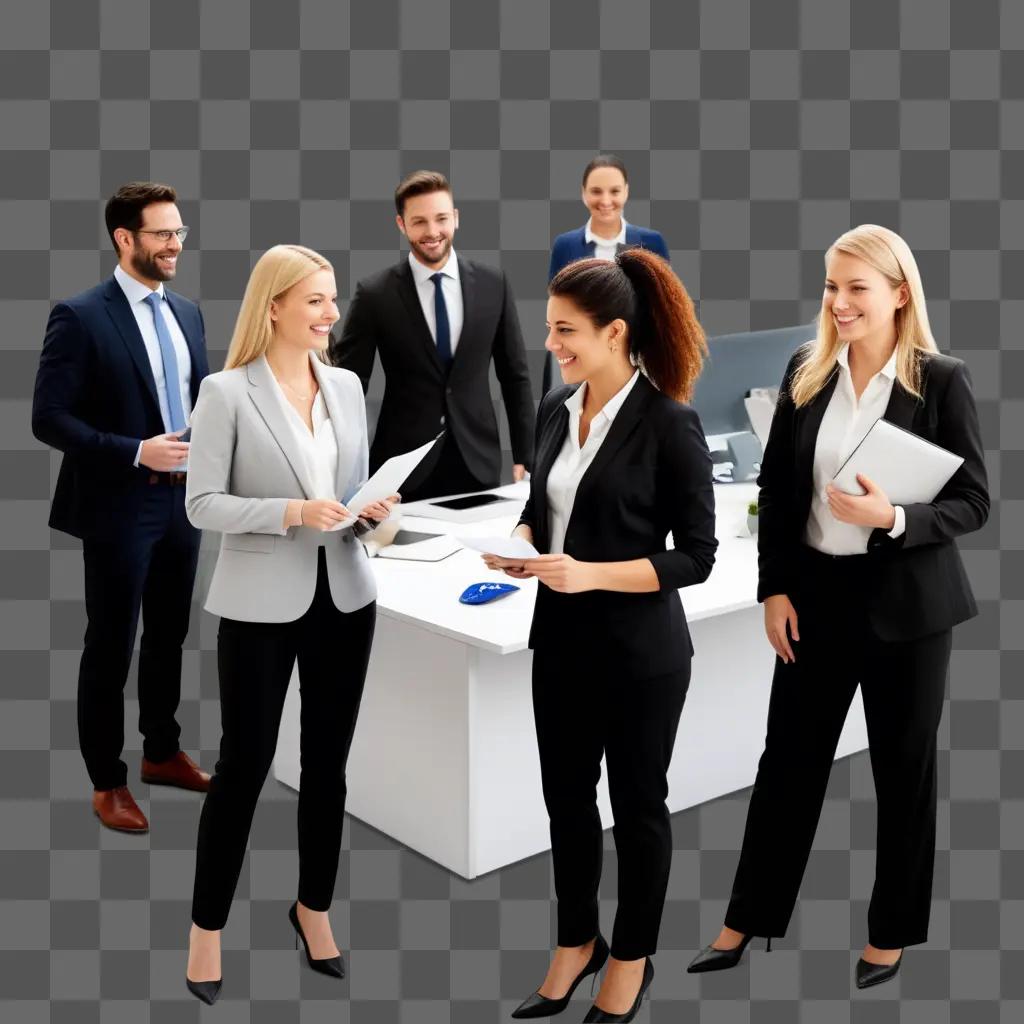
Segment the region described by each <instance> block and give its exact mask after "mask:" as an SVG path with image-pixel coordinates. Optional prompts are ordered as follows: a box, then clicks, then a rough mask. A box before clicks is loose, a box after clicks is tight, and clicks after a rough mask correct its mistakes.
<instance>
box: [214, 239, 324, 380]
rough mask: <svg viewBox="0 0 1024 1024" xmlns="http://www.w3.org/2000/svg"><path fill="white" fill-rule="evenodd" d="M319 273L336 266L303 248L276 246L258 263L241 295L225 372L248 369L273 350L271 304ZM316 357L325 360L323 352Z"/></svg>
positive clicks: (318, 254)
mask: <svg viewBox="0 0 1024 1024" xmlns="http://www.w3.org/2000/svg"><path fill="white" fill-rule="evenodd" d="M318 270H334V267H332V266H331V264H330V263H329V262H328V261H327V260H326V259H324V257H323V256H321V255H320V253H318V252H314V251H313V250H312V249H307V248H306V247H305V246H304V245H275V246H274V247H273V248H271V249H268V250H267V251H266V252H265V253H264V254H263V255H262V256H261V257H260V258H259V259H258V260H257V261H256V266H254V267H253V268H252V273H251V274H250V275H249V283H248V284H247V285H246V286H245V295H243V296H242V307H241V309H239V311H238V319H237V320H236V321H235V330H234V333H233V334H232V335H231V345H230V346H229V347H228V355H227V359H226V360H225V361H224V369H225V370H231V369H234V367H236V366H245V365H246V364H248V363H251V362H252V361H253V360H254V359H259V357H260V356H262V355H263V354H264V353H265V352H266V351H267V349H268V348H270V343H271V342H272V341H273V340H274V325H273V322H272V321H271V319H270V303H271V302H272V301H274V300H277V299H280V298H281V296H282V295H284V293H285V292H286V291H288V289H289V288H292V287H294V286H295V285H297V284H298V283H299V282H300V281H302V280H304V279H305V278H307V277H309V275H310V274H315V273H316V272H317V271H318ZM317 354H318V355H319V356H320V358H321V359H323V353H322V352H320V353H317Z"/></svg>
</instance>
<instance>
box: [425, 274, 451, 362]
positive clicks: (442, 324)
mask: <svg viewBox="0 0 1024 1024" xmlns="http://www.w3.org/2000/svg"><path fill="white" fill-rule="evenodd" d="M443 278H444V274H431V275H430V280H431V281H433V282H434V323H435V324H436V329H437V354H438V356H439V358H440V360H441V364H442V365H443V366H444V368H445V369H446V370H447V369H448V367H449V366H451V363H452V329H451V326H450V325H449V323H448V307H447V306H446V305H445V301H444V292H443V291H442V290H441V281H442V280H443Z"/></svg>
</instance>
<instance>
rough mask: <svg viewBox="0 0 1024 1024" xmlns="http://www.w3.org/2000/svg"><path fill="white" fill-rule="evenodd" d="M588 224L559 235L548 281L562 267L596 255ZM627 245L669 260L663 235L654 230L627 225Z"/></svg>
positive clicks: (552, 250)
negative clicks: (588, 234)
mask: <svg viewBox="0 0 1024 1024" xmlns="http://www.w3.org/2000/svg"><path fill="white" fill-rule="evenodd" d="M586 231H587V226H586V224H584V225H583V227H581V228H576V230H575V231H566V232H565V234H563V235H559V236H558V237H557V238H556V239H555V241H554V244H553V245H552V246H551V264H550V266H549V267H548V280H549V281H550V280H551V278H553V277H554V276H555V274H557V273H558V272H559V271H560V270H561V269H562V267H565V266H568V264H570V263H572V261H573V260H582V259H585V258H586V257H588V256H593V255H594V249H595V243H593V242H588V241H587V240H586V238H585V235H586ZM626 245H638V246H640V248H641V249H650V250H651V252H656V253H657V254H658V255H659V256H661V257H663V258H664V259H666V260H667V259H668V258H669V255H668V246H667V245H666V244H665V239H664V238H662V237H661V234H660V233H659V232H657V231H655V230H654V229H653V228H638V227H637V226H636V225H635V224H627V225H626Z"/></svg>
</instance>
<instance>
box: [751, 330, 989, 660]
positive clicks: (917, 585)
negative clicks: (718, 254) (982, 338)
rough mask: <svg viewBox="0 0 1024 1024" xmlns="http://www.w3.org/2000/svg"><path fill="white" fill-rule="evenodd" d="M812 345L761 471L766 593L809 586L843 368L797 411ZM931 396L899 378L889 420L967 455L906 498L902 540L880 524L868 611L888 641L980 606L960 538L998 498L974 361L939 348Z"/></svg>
mask: <svg viewBox="0 0 1024 1024" xmlns="http://www.w3.org/2000/svg"><path fill="white" fill-rule="evenodd" d="M803 358H804V354H803V350H801V351H798V352H797V354H796V355H794V357H793V358H792V359H791V360H790V363H789V366H788V367H787V369H786V376H785V378H784V380H783V384H782V388H781V393H780V397H779V404H778V406H777V408H776V410H775V417H774V419H773V420H772V426H771V432H770V434H769V436H768V443H767V445H766V446H765V451H764V458H763V460H762V463H761V474H760V476H759V477H758V480H757V482H758V485H759V487H760V489H761V490H760V495H759V498H758V510H759V520H760V522H759V528H758V544H757V547H758V567H759V579H758V587H757V598H758V600H759V601H763V600H764V599H765V598H766V597H769V596H771V595H772V594H788V595H790V597H792V595H793V594H794V593H799V590H800V558H799V551H800V548H801V546H802V544H803V535H804V530H805V527H806V525H807V517H808V516H809V515H810V508H811V496H812V492H813V480H812V475H813V468H814V448H815V444H816V442H817V438H818V428H819V427H820V426H821V420H822V417H823V416H824V415H825V409H826V408H827V406H828V403H829V401H830V399H831V398H832V393H833V392H834V391H835V387H836V381H837V380H838V375H839V372H840V371H839V368H838V366H837V367H836V369H835V370H834V371H833V373H832V376H831V377H830V378H829V379H828V382H827V383H826V384H825V386H824V387H823V388H822V389H821V391H819V392H818V394H817V395H815V397H814V399H813V400H812V401H811V402H809V403H808V404H807V405H805V406H803V407H802V408H800V409H797V408H796V406H795V405H794V403H793V400H792V398H791V397H790V394H789V391H790V382H791V381H792V378H793V374H794V373H795V371H796V369H797V367H798V366H799V365H800V361H801V360H802V359H803ZM921 394H922V397H921V399H920V400H919V399H917V398H915V397H914V396H913V395H912V394H910V393H909V392H908V391H906V390H905V389H904V388H903V386H902V385H901V384H900V382H899V381H898V380H897V381H895V382H894V383H893V387H892V396H891V397H890V399H889V404H888V406H887V407H886V410H885V415H884V418H885V419H886V420H888V421H889V422H890V423H893V424H895V425H896V426H898V427H903V428H904V429H906V430H911V431H913V432H914V433H915V434H917V435H919V436H920V437H923V438H925V439H926V440H928V441H931V442H932V443H934V444H937V445H940V446H941V447H943V448H946V449H948V450H949V451H951V452H955V453H956V454H957V455H960V456H962V457H963V459H964V462H963V465H962V466H961V467H960V468H959V469H958V470H957V472H956V473H955V474H954V475H953V477H952V478H951V479H950V480H949V482H948V483H947V484H946V486H945V487H944V488H943V489H942V491H941V492H940V493H939V494H938V495H937V496H936V498H935V500H934V501H933V502H931V503H929V504H914V505H905V506H904V511H905V513H906V530H905V532H904V533H903V535H902V536H901V537H898V538H896V539H895V540H893V539H892V538H891V537H889V536H888V533H887V531H885V530H883V529H878V530H873V531H872V533H871V537H870V539H869V541H868V551H869V554H870V556H871V557H872V558H873V559H874V561H875V565H874V568H873V573H874V578H875V579H876V580H877V586H875V587H874V588H873V591H872V596H871V603H870V607H869V609H868V612H869V615H870V619H871V625H872V627H873V629H874V630H875V632H876V633H877V635H878V636H879V637H881V638H882V639H883V640H886V641H897V640H912V639H915V638H917V637H921V636H927V635H928V634H929V633H936V632H938V631H940V630H943V629H949V628H950V627H952V626H954V625H956V624H957V623H958V622H963V621H964V620H965V619H969V618H971V617H972V616H974V615H976V614H977V612H978V609H977V606H976V604H975V602H974V595H973V594H972V593H971V586H970V583H969V582H968V579H967V573H966V572H965V571H964V566H963V562H962V561H961V559H960V554H959V552H958V551H957V548H956V545H955V544H954V538H956V537H959V536H961V535H962V534H965V533H970V532H971V531H972V530H977V529H980V527H981V526H982V525H984V523H985V520H986V519H987V518H988V511H989V496H988V482H987V478H986V473H985V459H984V450H983V448H982V443H981V430H980V428H979V425H978V413H977V410H976V408H975V405H974V396H973V394H972V392H971V384H970V376H969V374H968V372H967V367H966V366H965V365H964V364H963V362H962V361H961V360H959V359H954V358H953V357H952V356H946V355H940V354H938V353H935V354H929V355H926V356H925V357H924V360H923V363H922V385H921Z"/></svg>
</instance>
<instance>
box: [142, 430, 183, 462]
mask: <svg viewBox="0 0 1024 1024" xmlns="http://www.w3.org/2000/svg"><path fill="white" fill-rule="evenodd" d="M187 429H188V428H187V427H185V428H184V429H182V430H176V431H175V432H174V433H172V434H157V435H156V437H150V438H147V439H146V440H145V441H143V442H142V452H141V453H140V455H139V465H140V466H145V467H146V468H147V469H152V470H153V471H154V472H157V473H172V472H174V471H175V470H177V469H178V467H179V466H180V465H181V464H182V463H183V462H184V461H185V460H186V459H187V458H188V446H189V443H188V441H179V440H178V438H180V437H181V435H182V434H184V433H185V430H187Z"/></svg>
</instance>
